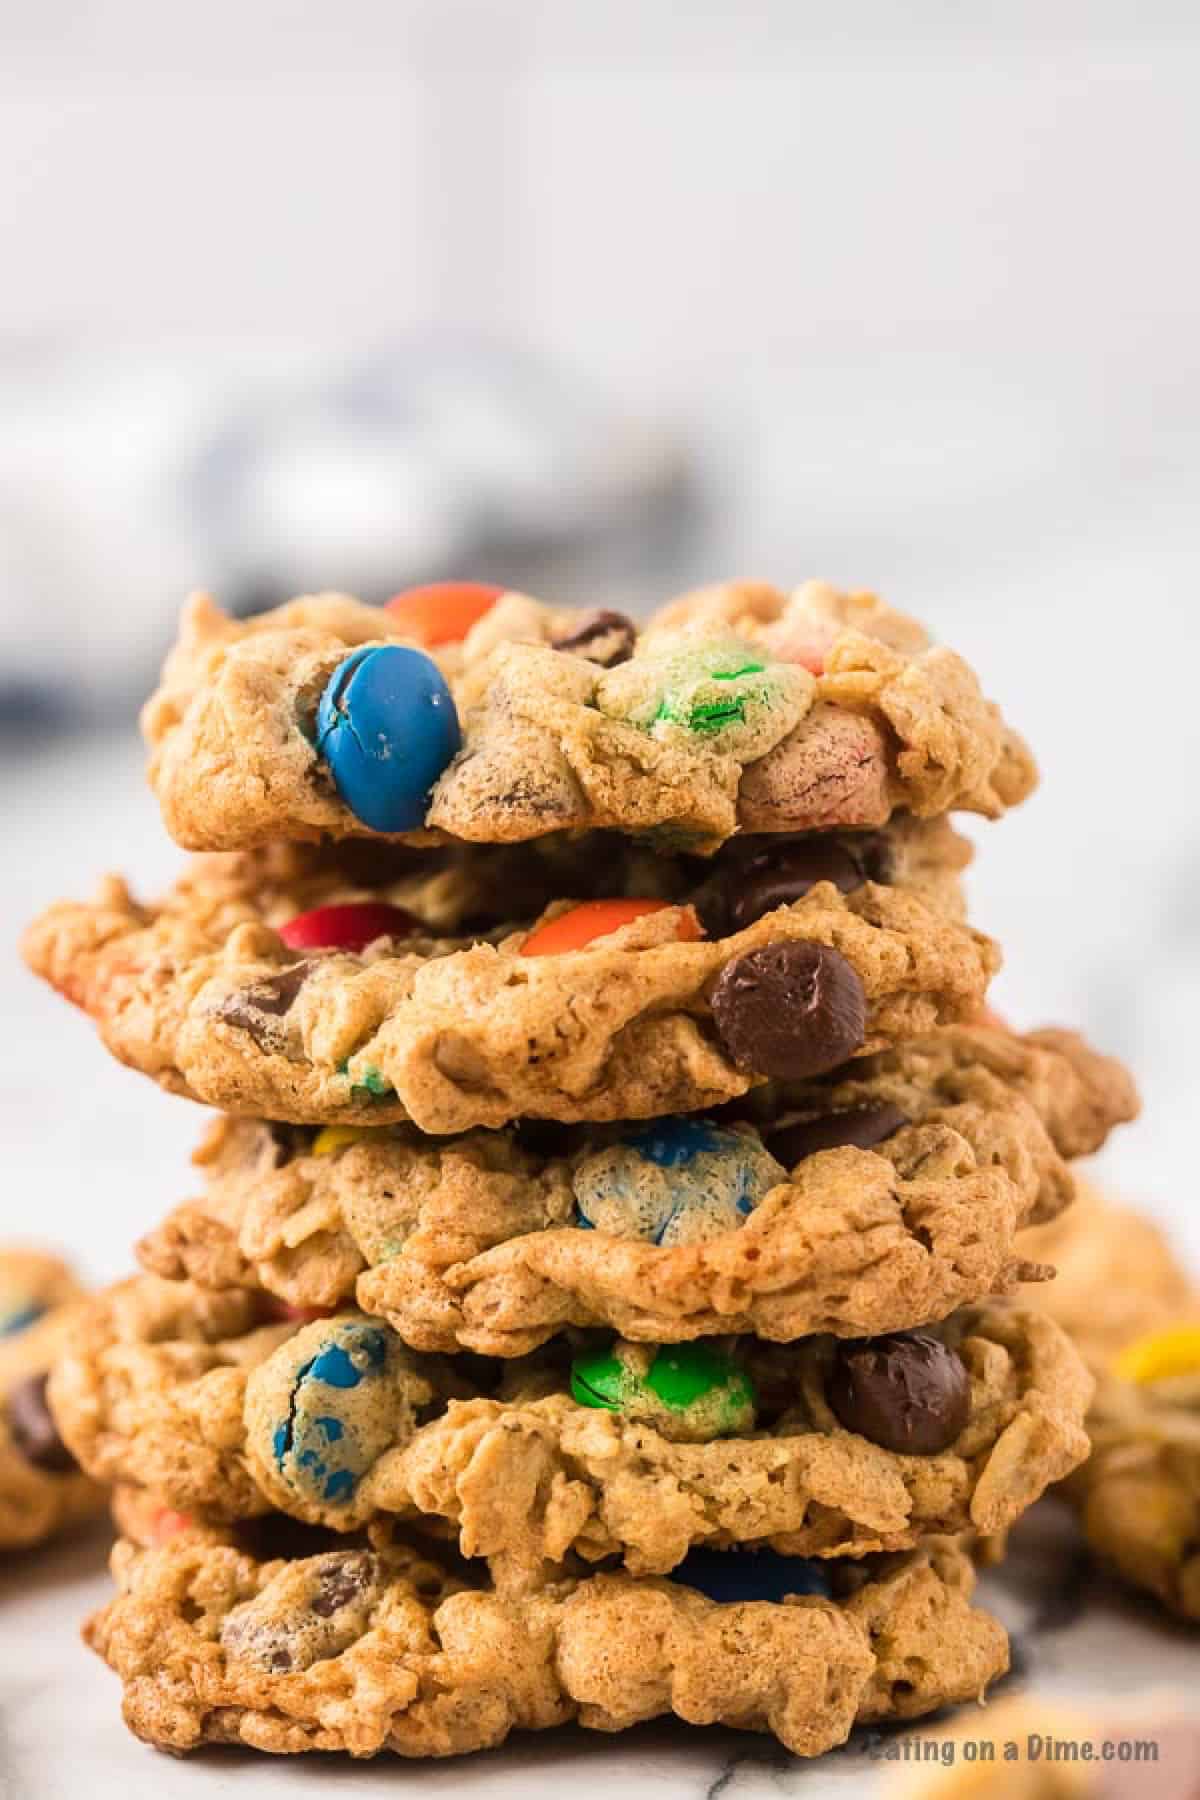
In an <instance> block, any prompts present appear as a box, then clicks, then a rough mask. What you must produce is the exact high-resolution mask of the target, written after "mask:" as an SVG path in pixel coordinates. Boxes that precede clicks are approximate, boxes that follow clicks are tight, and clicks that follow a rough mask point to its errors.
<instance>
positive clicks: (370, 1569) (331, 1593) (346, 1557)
mask: <svg viewBox="0 0 1200 1800" xmlns="http://www.w3.org/2000/svg"><path fill="white" fill-rule="evenodd" d="M374 1578H375V1558H374V1557H373V1556H372V1555H371V1553H370V1551H369V1550H344V1551H335V1552H334V1553H333V1554H332V1555H330V1556H326V1557H323V1558H322V1559H321V1569H320V1572H319V1574H318V1576H317V1586H316V1590H315V1592H314V1593H313V1596H312V1599H311V1600H310V1601H309V1603H308V1604H309V1607H310V1608H311V1610H312V1611H313V1612H315V1613H316V1615H317V1617H318V1618H319V1619H331V1618H332V1617H333V1615H334V1613H335V1612H338V1611H339V1610H340V1609H341V1608H342V1607H343V1606H348V1605H349V1604H350V1602H351V1601H352V1600H357V1599H358V1598H359V1596H360V1595H361V1594H362V1593H364V1592H365V1591H366V1589H367V1588H368V1587H370V1585H371V1583H372V1581H373V1580H374Z"/></svg>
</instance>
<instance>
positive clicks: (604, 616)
mask: <svg viewBox="0 0 1200 1800" xmlns="http://www.w3.org/2000/svg"><path fill="white" fill-rule="evenodd" d="M636 642H637V626H636V625H635V624H634V622H633V620H632V619H627V618H626V617H625V614H624V613H619V612H608V611H605V610H601V609H600V608H597V609H596V611H595V612H589V613H585V614H584V616H583V618H582V619H580V620H579V622H578V623H577V625H576V627H575V629H574V631H572V632H570V633H569V634H568V635H567V636H566V637H561V638H555V640H554V646H553V647H554V649H555V650H566V651H568V652H569V653H570V655H572V656H584V657H586V658H587V660H588V662H594V663H599V664H600V666H601V667H602V668H605V669H615V668H616V666H617V664H618V663H623V662H628V661H629V658H630V657H631V656H632V655H633V646H634V645H635V644H636Z"/></svg>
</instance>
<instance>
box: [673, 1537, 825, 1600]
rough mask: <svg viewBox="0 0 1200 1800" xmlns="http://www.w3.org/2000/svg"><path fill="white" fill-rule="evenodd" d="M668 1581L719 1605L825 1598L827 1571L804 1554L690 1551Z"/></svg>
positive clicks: (768, 1551) (758, 1551)
mask: <svg viewBox="0 0 1200 1800" xmlns="http://www.w3.org/2000/svg"><path fill="white" fill-rule="evenodd" d="M671 1580H672V1581H678V1582H679V1583H681V1585H682V1586H684V1587H690V1588H695V1589H696V1590H697V1591H698V1592H699V1593H701V1594H706V1595H707V1596H708V1598H709V1599H710V1600H716V1601H717V1602H718V1603H719V1604H720V1605H722V1606H728V1605H731V1604H733V1603H735V1602H737V1601H739V1600H774V1601H779V1600H784V1599H786V1598H787V1596H788V1595H789V1594H815V1595H817V1596H818V1597H819V1598H820V1599H822V1600H828V1599H829V1597H830V1594H831V1593H832V1591H833V1590H832V1587H831V1585H830V1580H829V1571H828V1569H827V1568H826V1565H825V1564H824V1563H822V1562H817V1561H814V1560H813V1559H812V1558H811V1557H806V1556H781V1555H780V1554H779V1552H778V1550H703V1549H701V1550H689V1552H688V1554H687V1555H686V1556H685V1557H684V1559H683V1561H682V1562H681V1563H680V1564H679V1565H678V1567H677V1568H675V1569H673V1570H672V1571H671Z"/></svg>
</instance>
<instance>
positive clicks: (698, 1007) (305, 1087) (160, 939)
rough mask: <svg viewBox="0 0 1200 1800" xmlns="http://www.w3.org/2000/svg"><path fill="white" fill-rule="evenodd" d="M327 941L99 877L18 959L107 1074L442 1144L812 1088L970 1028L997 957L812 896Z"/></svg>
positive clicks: (934, 919)
mask: <svg viewBox="0 0 1200 1800" xmlns="http://www.w3.org/2000/svg"><path fill="white" fill-rule="evenodd" d="M330 910H332V911H334V912H337V911H339V910H340V909H338V908H332V909H330ZM324 923H325V925H326V926H327V927H328V928H327V929H325V930H323V931H322V930H320V929H318V930H317V931H316V932H315V933H314V931H312V930H306V931H304V932H302V933H301V934H300V936H301V944H300V946H299V947H301V948H304V949H306V950H308V951H309V953H308V954H301V955H298V954H297V949H296V948H292V947H291V946H290V945H289V942H288V941H287V937H288V935H289V934H288V933H287V932H286V931H285V932H284V934H283V935H281V934H280V933H279V932H277V931H276V930H274V929H273V928H272V926H271V925H270V924H269V923H268V922H267V920H266V919H265V918H264V917H263V916H262V914H261V913H260V912H259V911H258V910H257V908H256V906H255V905H254V904H253V903H252V902H247V903H246V904H245V905H241V904H239V905H237V906H232V907H231V906H230V905H229V904H228V903H227V901H226V895H225V890H224V889H223V888H222V889H221V891H220V893H219V894H218V895H217V896H215V897H212V898H211V899H210V896H209V894H208V892H207V890H206V889H205V888H204V886H203V884H202V881H201V878H200V877H198V876H197V877H194V878H193V880H192V881H191V882H190V883H189V885H188V886H187V888H186V890H185V891H184V892H183V894H182V895H180V894H176V895H174V896H172V897H169V898H168V900H167V902H166V903H165V904H163V905H162V906H159V907H155V908H143V907H141V906H139V905H138V904H137V903H136V902H135V901H134V900H133V899H132V898H131V897H130V895H129V893H128V891H127V890H126V888H125V887H124V886H123V884H122V883H120V882H119V881H115V880H113V881H110V882H109V883H108V884H107V885H106V886H105V888H104V890H103V891H102V893H101V895H100V897H99V898H98V900H97V901H96V902H95V903H94V904H92V905H90V906H86V905H74V904H70V903H64V904H62V905H59V906H57V907H54V908H51V910H50V911H49V912H48V913H46V914H45V915H43V917H42V918H41V919H40V920H38V921H37V922H36V923H35V924H34V925H33V926H32V927H31V929H30V930H29V932H28V933H27V934H26V939H25V946H24V947H25V955H26V959H27V961H28V963H29V965H30V967H31V968H32V969H33V970H34V971H35V972H36V973H38V974H40V975H42V976H43V977H44V978H45V979H46V980H48V981H49V982H51V983H52V984H53V985H54V986H55V987H56V988H58V989H59V990H60V991H61V992H63V993H64V994H65V995H66V996H67V997H68V998H70V999H72V1000H74V1001H75V1002H76V1003H77V1004H78V1005H80V1006H81V1007H82V1008H83V1009H84V1010H85V1011H86V1012H87V1013H88V1014H89V1015H90V1016H91V1017H92V1018H93V1019H94V1020H95V1021H96V1024H97V1026H98V1028H99V1030H100V1033H101V1036H102V1037H103V1038H104V1040H105V1042H106V1043H107V1045H108V1047H109V1048H110V1050H112V1051H113V1053H114V1054H115V1055H116V1056H118V1057H119V1058H120V1059H121V1060H122V1061H124V1062H127V1063H129V1064H130V1065H132V1066H133V1067H135V1068H138V1069H141V1070H142V1071H143V1072H145V1073H147V1074H149V1075H151V1076H153V1077H154V1078H155V1080H157V1081H158V1082H159V1083H160V1085H162V1086H163V1087H165V1088H167V1089H168V1090H169V1091H171V1092H174V1093H180V1094H186V1095H189V1096H191V1097H192V1098H194V1099H198V1100H203V1101H206V1102H208V1103H209V1104H212V1105H215V1106H220V1107H222V1108H223V1109H224V1110H226V1111H228V1112H233V1113H239V1114H247V1113H250V1114H254V1113H258V1114H262V1115H264V1116H265V1117H268V1118H273V1119H284V1120H288V1119H290V1120H295V1121H297V1122H299V1123H322V1124H323V1123H328V1124H347V1125H351V1124H388V1123H391V1122H392V1121H395V1120H399V1119H404V1118H409V1119H411V1120H412V1121H413V1122H414V1123H415V1124H416V1125H418V1126H419V1127H420V1128H421V1130H423V1131H426V1132H438V1133H449V1132H454V1131H465V1130H469V1129H471V1128H472V1127H473V1126H479V1125H484V1126H489V1127H495V1126H500V1125H504V1124H506V1123H507V1122H508V1121H509V1120H511V1119H513V1118H517V1117H522V1116H524V1117H534V1118H554V1119H561V1120H565V1121H583V1120H611V1119H635V1118H645V1117H652V1116H655V1115H659V1114H663V1113H675V1112H688V1111H696V1110H699V1109H701V1108H704V1107H709V1106H712V1105H715V1104H718V1103H720V1102H722V1101H725V1100H728V1099H731V1098H733V1097H735V1096H737V1095H740V1094H743V1093H745V1092H746V1090H747V1089H748V1088H749V1087H750V1086H751V1085H753V1084H754V1083H755V1082H756V1081H758V1080H761V1079H762V1078H764V1077H768V1076H774V1077H776V1078H781V1079H782V1078H786V1079H802V1078H807V1077H808V1076H811V1075H814V1074H819V1073H822V1072H824V1071H825V1070H827V1069H830V1068H832V1067H834V1066H836V1065H837V1064H838V1063H841V1062H844V1061H846V1060H847V1058H850V1057H854V1056H858V1055H863V1054H867V1053H870V1052H871V1051H874V1050H878V1049H880V1048H882V1047H884V1046H885V1045H887V1044H890V1043H894V1042H897V1041H901V1040H903V1039H904V1038H907V1037H912V1036H917V1035H920V1034H922V1033H925V1032H928V1031H930V1030H931V1029H933V1028H934V1027H935V1026H937V1025H941V1024H948V1023H953V1022H954V1021H955V1020H958V1019H962V1018H965V1017H968V1016H970V1015H971V1014H972V1013H974V1012H975V1011H977V1009H978V1008H979V1006H980V1005H981V1003H982V1000H983V996H984V994H985V992H986V988H987V984H988V982H989V980H990V978H991V976H992V974H993V972H994V971H995V968H996V967H997V964H998V960H999V955H998V951H997V949H996V946H995V945H994V944H993V943H992V942H991V941H990V940H989V939H987V938H985V937H983V936H982V935H981V934H980V933H977V932H973V931H970V930H969V929H968V928H967V927H965V926H962V925H959V924H956V923H954V922H953V921H951V920H947V919H944V918H942V917H940V916H939V915H937V914H936V913H934V912H932V911H931V910H930V909H929V908H928V907H926V906H925V905H924V904H923V903H922V902H921V901H920V900H918V899H917V898H916V897H915V896H914V895H912V894H909V893H906V892H903V891H901V890H899V889H897V888H889V887H883V886H880V885H878V884H876V883H872V882H868V883H866V884H865V885H863V886H861V887H857V888H855V889H854V890H853V891H852V892H850V893H848V894H844V893H842V892H841V891H840V890H839V889H838V887H837V886H836V885H835V883H833V882H831V881H822V882H821V883H819V884H818V885H817V886H816V887H814V888H812V889H811V890H810V891H809V892H807V893H806V894H805V895H804V897H803V898H801V899H799V900H797V901H796V902H794V903H793V904H791V905H787V906H782V907H779V908H778V909H777V910H775V911H773V912H769V913H767V914H765V915H764V916H763V917H761V918H759V919H757V920H756V921H755V922H754V923H752V924H750V925H749V926H747V927H746V928H745V929H743V930H739V931H736V932H734V933H733V934H732V935H729V936H723V937H720V936H719V937H717V938H711V937H708V936H707V935H705V933H704V927H703V925H702V924H701V922H700V920H699V918H698V915H697V913H696V910H695V908H694V907H691V906H687V905H684V906H679V905H669V904H665V903H664V902H662V901H660V900H646V901H644V902H642V903H641V904H640V906H639V905H635V904H634V903H633V902H631V901H628V900H624V901H614V900H609V901H585V902H583V903H581V904H579V905H577V906H575V905H570V904H564V905H562V906H559V907H554V908H551V909H550V910H549V912H548V913H546V914H543V916H542V918H541V920H539V921H532V922H530V924H529V926H527V927H526V928H523V929H517V930H513V931H511V932H509V933H508V934H507V935H505V936H503V937H502V938H501V939H500V940H499V941H498V942H482V941H480V942H474V943H471V944H467V943H465V942H464V941H463V940H462V939H455V938H434V937H431V936H429V935H428V934H427V933H425V932H423V931H422V930H421V929H420V928H419V927H418V928H417V929H416V930H412V931H410V933H409V935H400V933H401V932H402V931H403V930H405V929H406V927H405V926H403V925H395V926H394V928H393V931H392V934H391V935H386V936H381V937H379V938H377V939H376V940H375V941H374V942H371V943H368V944H364V943H363V941H362V937H361V935H360V933H359V932H358V931H357V930H355V931H353V932H352V933H351V935H350V942H347V934H346V931H345V929H344V928H345V925H346V921H345V919H344V918H342V919H339V920H335V921H333V922H332V924H331V923H330V922H329V921H325V922H324ZM350 923H351V925H352V926H355V927H357V926H359V925H360V924H361V921H360V920H359V919H357V918H355V919H352V920H351V921H350ZM307 924H308V925H309V926H311V920H310V921H308V922H307ZM291 935H295V934H294V933H293V934H291ZM314 935H320V936H322V938H323V942H322V944H321V945H320V946H314V945H313V943H312V937H313V936H314ZM331 939H332V942H331ZM339 944H340V945H341V946H342V947H337V946H338V945H339Z"/></svg>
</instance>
